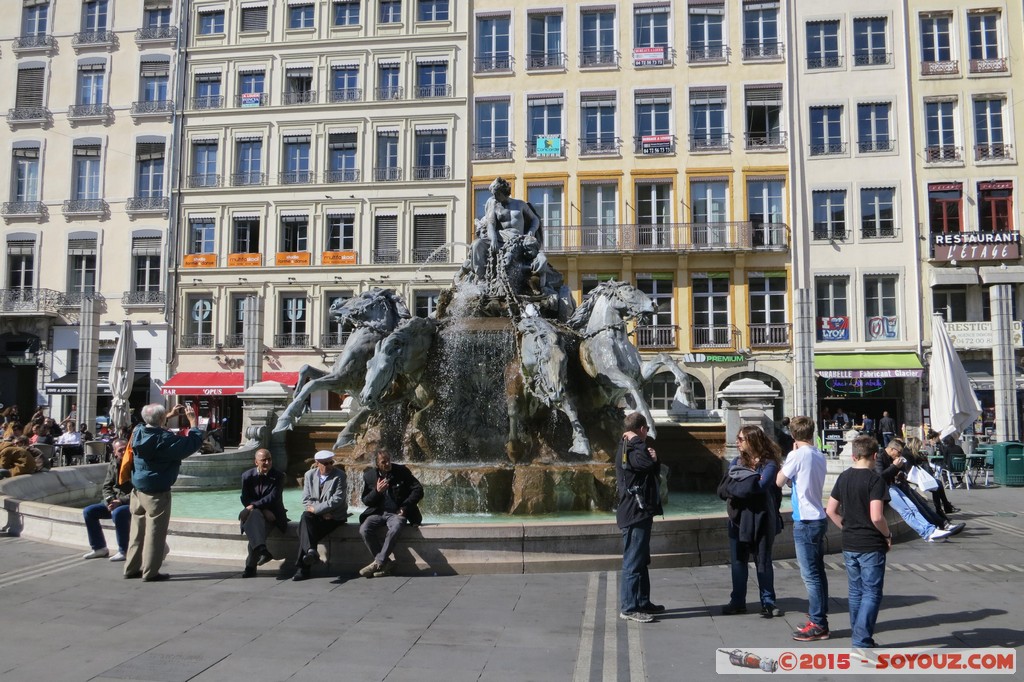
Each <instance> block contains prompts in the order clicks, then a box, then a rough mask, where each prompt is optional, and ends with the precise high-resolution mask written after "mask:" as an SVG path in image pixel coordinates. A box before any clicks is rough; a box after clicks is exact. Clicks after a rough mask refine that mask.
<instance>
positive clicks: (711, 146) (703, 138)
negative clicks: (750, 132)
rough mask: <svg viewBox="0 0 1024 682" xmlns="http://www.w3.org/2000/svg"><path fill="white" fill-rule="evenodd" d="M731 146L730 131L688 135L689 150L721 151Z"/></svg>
mask: <svg viewBox="0 0 1024 682" xmlns="http://www.w3.org/2000/svg"><path fill="white" fill-rule="evenodd" d="M731 146H732V135H731V134H730V133H719V134H718V135H690V151H691V152H722V151H728V150H729V148H730V147H731Z"/></svg>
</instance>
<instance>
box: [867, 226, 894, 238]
mask: <svg viewBox="0 0 1024 682" xmlns="http://www.w3.org/2000/svg"><path fill="white" fill-rule="evenodd" d="M895 236H896V226H895V225H867V226H864V225H862V226H861V228H860V238H861V239H892V238H893V237H895Z"/></svg>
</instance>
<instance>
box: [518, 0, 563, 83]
mask: <svg viewBox="0 0 1024 682" xmlns="http://www.w3.org/2000/svg"><path fill="white" fill-rule="evenodd" d="M527 23H528V30H529V34H528V37H527V47H526V50H527V62H526V66H527V68H529V69H544V68H549V67H559V66H565V55H564V54H563V52H562V13H561V12H558V13H554V12H553V13H550V14H530V15H529V21H528V22H527Z"/></svg>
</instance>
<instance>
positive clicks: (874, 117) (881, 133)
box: [857, 102, 893, 154]
mask: <svg viewBox="0 0 1024 682" xmlns="http://www.w3.org/2000/svg"><path fill="white" fill-rule="evenodd" d="M891 111H892V104H890V103H889V102H872V103H869V104H858V105H857V150H858V151H859V152H861V153H862V154H867V153H871V152H891V151H892V150H893V143H892V137H891V136H890V134H889V125H890V123H889V118H890V112H891Z"/></svg>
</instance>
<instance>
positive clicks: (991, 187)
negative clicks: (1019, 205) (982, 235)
mask: <svg viewBox="0 0 1024 682" xmlns="http://www.w3.org/2000/svg"><path fill="white" fill-rule="evenodd" d="M978 231H979V232H1011V231H1013V183H1012V182H979V183H978Z"/></svg>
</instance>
